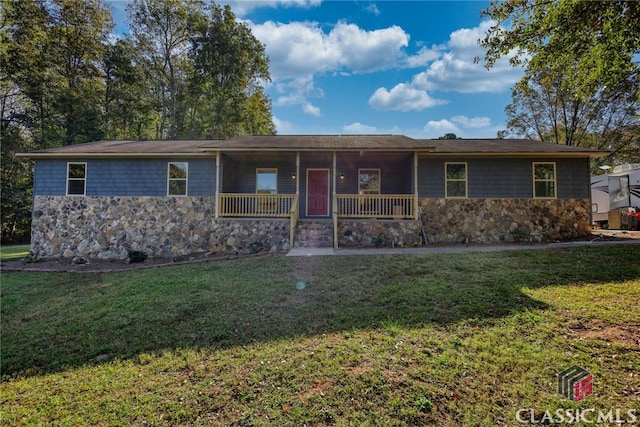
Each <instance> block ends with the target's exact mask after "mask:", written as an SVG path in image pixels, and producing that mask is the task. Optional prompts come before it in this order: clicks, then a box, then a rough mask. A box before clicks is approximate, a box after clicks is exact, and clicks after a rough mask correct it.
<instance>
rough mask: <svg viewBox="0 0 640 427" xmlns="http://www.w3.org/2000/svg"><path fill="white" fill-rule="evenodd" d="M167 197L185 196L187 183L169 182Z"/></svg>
mask: <svg viewBox="0 0 640 427" xmlns="http://www.w3.org/2000/svg"><path fill="white" fill-rule="evenodd" d="M169 195H170V196H186V195H187V181H186V180H182V179H176V180H171V181H169Z"/></svg>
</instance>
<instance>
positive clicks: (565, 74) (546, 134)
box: [480, 0, 640, 164]
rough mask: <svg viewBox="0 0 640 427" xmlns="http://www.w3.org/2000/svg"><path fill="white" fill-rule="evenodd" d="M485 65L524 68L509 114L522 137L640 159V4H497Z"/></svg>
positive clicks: (535, 0)
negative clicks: (503, 61)
mask: <svg viewBox="0 0 640 427" xmlns="http://www.w3.org/2000/svg"><path fill="white" fill-rule="evenodd" d="M483 14H484V15H485V16H487V17H489V18H491V19H492V20H494V21H495V23H494V25H493V26H492V27H491V28H490V29H489V31H488V32H487V33H486V35H485V37H484V38H483V39H481V40H480V44H481V45H482V46H484V47H485V48H486V49H487V51H486V54H485V57H484V62H485V65H486V66H487V67H488V68H491V67H492V66H493V65H494V64H495V63H496V61H497V60H498V59H500V58H502V57H504V56H509V57H510V61H511V64H512V65H514V66H525V68H526V73H525V75H524V77H523V79H522V80H521V81H520V83H518V84H517V85H516V87H515V88H514V90H513V95H512V99H513V102H512V103H511V104H510V105H508V106H507V108H506V109H505V111H506V113H507V118H508V120H509V122H508V128H509V131H510V132H511V133H514V134H516V135H519V136H527V137H534V138H538V139H541V140H544V141H548V142H554V143H558V144H567V145H576V146H582V147H588V148H597V149H601V150H609V151H611V153H612V154H611V155H610V156H609V157H607V158H605V159H604V160H603V161H604V162H608V163H611V164H615V163H622V162H627V161H637V159H638V158H639V157H640V142H639V140H640V132H639V130H640V122H639V121H638V113H639V108H638V102H639V101H640V84H639V83H640V67H639V64H638V59H639V55H640V2H638V1H613V0H612V1H584V0H559V1H547V0H503V1H498V0H495V1H493V2H492V3H491V5H490V7H489V8H487V9H486V10H485V11H484V12H483Z"/></svg>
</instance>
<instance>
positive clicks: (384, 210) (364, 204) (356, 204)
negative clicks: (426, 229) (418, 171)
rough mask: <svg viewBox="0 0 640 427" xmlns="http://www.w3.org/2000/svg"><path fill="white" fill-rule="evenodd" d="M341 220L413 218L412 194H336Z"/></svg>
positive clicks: (413, 197)
mask: <svg viewBox="0 0 640 427" xmlns="http://www.w3.org/2000/svg"><path fill="white" fill-rule="evenodd" d="M336 206H337V211H338V216H339V217H341V218H405V219H406V218H409V219H414V218H415V195H414V194H337V195H336Z"/></svg>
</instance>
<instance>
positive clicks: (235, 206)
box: [216, 151, 418, 247]
mask: <svg viewBox="0 0 640 427" xmlns="http://www.w3.org/2000/svg"><path fill="white" fill-rule="evenodd" d="M216 164H217V166H218V167H217V170H218V177H217V178H218V179H217V185H216V200H217V203H216V218H246V219H261V218H263V219H270V218H281V219H289V220H290V221H289V227H290V246H291V247H293V246H294V244H295V238H296V230H297V227H298V225H299V221H304V222H305V223H308V222H309V221H318V222H325V223H331V225H330V228H331V229H332V233H333V236H332V239H331V240H332V241H333V245H334V247H337V245H338V236H337V233H338V229H339V226H338V221H342V220H354V221H355V220H361V221H367V222H370V221H383V220H394V221H398V220H399V221H404V220H417V219H418V192H417V184H416V183H417V154H416V153H414V152H411V151H406V152H365V151H358V152H352V151H274V152H256V151H251V152H245V151H232V152H218V153H217V158H216Z"/></svg>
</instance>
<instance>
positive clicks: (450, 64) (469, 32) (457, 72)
mask: <svg viewBox="0 0 640 427" xmlns="http://www.w3.org/2000/svg"><path fill="white" fill-rule="evenodd" d="M491 25H495V22H493V21H484V22H482V23H480V25H479V26H477V27H475V28H462V29H460V30H457V31H454V32H453V33H451V35H450V36H449V41H448V43H447V44H446V52H445V53H443V54H442V56H441V57H440V58H439V59H438V60H436V61H434V62H433V63H431V65H430V66H429V67H427V69H426V70H425V71H423V72H421V73H419V74H417V75H415V76H414V77H413V80H412V82H411V84H412V85H413V86H415V87H416V88H420V89H424V90H429V91H436V90H437V91H453V92H461V93H479V92H501V91H503V90H505V89H508V88H509V87H511V86H513V84H514V83H516V82H517V81H518V80H520V78H521V77H522V74H523V70H522V69H520V68H514V67H512V66H511V65H510V64H509V55H507V56H505V57H503V58H502V59H500V60H499V61H498V62H496V64H495V65H494V67H493V68H491V69H490V70H487V69H486V68H485V67H484V65H483V64H482V63H475V58H476V57H482V56H483V55H484V50H483V48H482V47H481V46H480V45H479V44H478V40H479V39H481V38H482V37H484V34H485V33H486V31H487V29H488V28H489V27H490V26H491Z"/></svg>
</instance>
